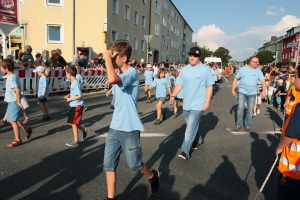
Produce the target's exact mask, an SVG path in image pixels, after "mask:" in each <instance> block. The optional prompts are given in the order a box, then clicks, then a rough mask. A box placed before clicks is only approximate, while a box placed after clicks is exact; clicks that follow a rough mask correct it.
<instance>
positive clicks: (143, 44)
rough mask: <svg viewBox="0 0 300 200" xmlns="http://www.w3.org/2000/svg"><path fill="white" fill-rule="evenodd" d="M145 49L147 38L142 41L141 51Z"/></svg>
mask: <svg viewBox="0 0 300 200" xmlns="http://www.w3.org/2000/svg"><path fill="white" fill-rule="evenodd" d="M144 50H145V40H142V41H141V51H144Z"/></svg>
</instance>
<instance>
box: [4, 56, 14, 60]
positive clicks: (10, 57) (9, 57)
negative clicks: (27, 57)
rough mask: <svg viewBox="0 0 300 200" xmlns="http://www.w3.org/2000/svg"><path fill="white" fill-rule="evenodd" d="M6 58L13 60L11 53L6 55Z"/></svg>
mask: <svg viewBox="0 0 300 200" xmlns="http://www.w3.org/2000/svg"><path fill="white" fill-rule="evenodd" d="M6 59H8V60H14V57H13V56H12V55H8V56H6Z"/></svg>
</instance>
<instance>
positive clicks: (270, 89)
mask: <svg viewBox="0 0 300 200" xmlns="http://www.w3.org/2000/svg"><path fill="white" fill-rule="evenodd" d="M274 92H275V88H274V83H272V82H270V83H269V87H268V89H267V103H268V104H269V105H270V106H273V103H272V97H273V94H274Z"/></svg>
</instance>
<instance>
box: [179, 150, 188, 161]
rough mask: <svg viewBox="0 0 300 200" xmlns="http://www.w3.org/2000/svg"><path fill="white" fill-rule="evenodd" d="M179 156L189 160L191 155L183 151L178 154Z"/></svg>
mask: <svg viewBox="0 0 300 200" xmlns="http://www.w3.org/2000/svg"><path fill="white" fill-rule="evenodd" d="M178 157H179V158H182V159H184V160H188V159H189V156H188V155H187V154H186V153H184V152H183V151H182V152H181V153H180V154H179V155H178Z"/></svg>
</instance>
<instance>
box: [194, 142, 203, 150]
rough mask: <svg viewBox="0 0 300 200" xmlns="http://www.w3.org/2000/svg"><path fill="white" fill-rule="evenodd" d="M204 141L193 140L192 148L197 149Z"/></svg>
mask: <svg viewBox="0 0 300 200" xmlns="http://www.w3.org/2000/svg"><path fill="white" fill-rule="evenodd" d="M203 143H204V142H195V141H194V142H193V144H192V146H191V149H197V148H198V147H199V146H200V145H201V144H203Z"/></svg>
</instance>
